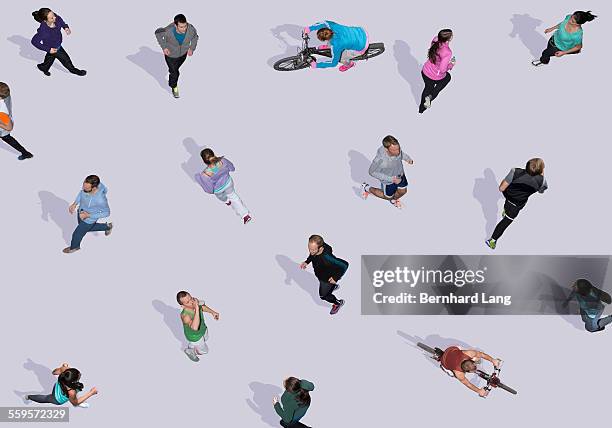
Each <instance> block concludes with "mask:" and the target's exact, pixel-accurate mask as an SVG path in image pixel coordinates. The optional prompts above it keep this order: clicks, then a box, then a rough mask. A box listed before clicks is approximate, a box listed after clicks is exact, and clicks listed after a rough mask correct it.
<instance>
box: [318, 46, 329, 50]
mask: <svg viewBox="0 0 612 428" xmlns="http://www.w3.org/2000/svg"><path fill="white" fill-rule="evenodd" d="M317 49H329V45H321V46H319V47H318V48H317Z"/></svg>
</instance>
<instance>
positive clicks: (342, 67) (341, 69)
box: [340, 61, 355, 72]
mask: <svg viewBox="0 0 612 428" xmlns="http://www.w3.org/2000/svg"><path fill="white" fill-rule="evenodd" d="M354 66H355V62H354V61H351V62H349V63H348V64H347V65H344V64H342V65H341V66H340V71H342V72H344V71H346V70H349V69H351V68H353V67H354Z"/></svg>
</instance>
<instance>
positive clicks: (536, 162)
mask: <svg viewBox="0 0 612 428" xmlns="http://www.w3.org/2000/svg"><path fill="white" fill-rule="evenodd" d="M525 171H527V174H529V175H532V176H535V175H540V174H542V172H544V161H543V160H542V159H540V158H533V159H529V160H528V161H527V164H526V165H525Z"/></svg>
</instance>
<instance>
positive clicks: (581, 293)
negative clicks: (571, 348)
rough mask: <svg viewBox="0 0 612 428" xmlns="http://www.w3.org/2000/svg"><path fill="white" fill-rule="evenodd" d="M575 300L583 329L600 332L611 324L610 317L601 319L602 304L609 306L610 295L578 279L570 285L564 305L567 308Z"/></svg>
mask: <svg viewBox="0 0 612 428" xmlns="http://www.w3.org/2000/svg"><path fill="white" fill-rule="evenodd" d="M574 298H575V299H576V300H577V301H578V304H579V305H580V316H581V317H582V321H584V328H585V329H586V330H587V331H589V332H591V333H595V332H596V331H602V330H603V329H605V328H606V326H607V325H608V324H610V323H612V315H608V316H606V317H602V314H603V311H604V309H605V306H604V303H606V304H608V305H609V304H611V303H612V297H610V294H608V293H606V292H605V291H603V290H600V289H599V288H597V287H595V286H594V285H593V284H591V282H590V281H589V280H587V279H584V278H581V279H578V280H577V281H576V282H574V284H573V285H572V292H571V293H570V295H569V297H568V298H567V300H566V301H565V303H564V306H567V304H568V303H569V301H570V300H572V299H574Z"/></svg>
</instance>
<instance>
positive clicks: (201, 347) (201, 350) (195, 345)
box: [189, 328, 208, 355]
mask: <svg viewBox="0 0 612 428" xmlns="http://www.w3.org/2000/svg"><path fill="white" fill-rule="evenodd" d="M207 340H208V328H207V329H206V332H205V333H204V336H202V337H201V338H200V340H198V341H197V342H189V347H190V348H191V349H193V350H194V351H195V353H196V354H197V355H204V354H208V345H207V344H206V341H207Z"/></svg>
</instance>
